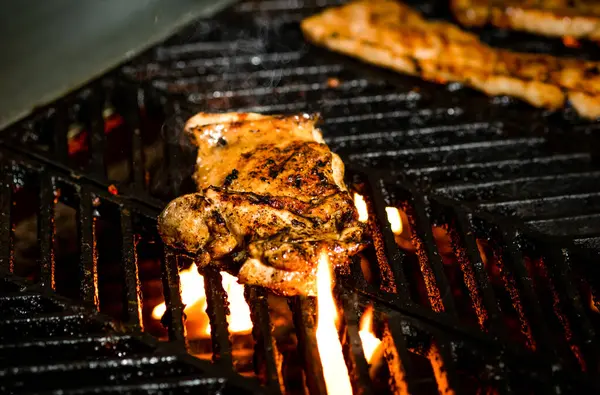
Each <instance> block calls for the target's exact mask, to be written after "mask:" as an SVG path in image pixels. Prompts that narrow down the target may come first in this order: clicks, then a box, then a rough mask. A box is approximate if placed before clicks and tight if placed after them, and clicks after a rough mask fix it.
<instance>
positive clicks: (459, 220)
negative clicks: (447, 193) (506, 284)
mask: <svg viewBox="0 0 600 395" xmlns="http://www.w3.org/2000/svg"><path fill="white" fill-rule="evenodd" d="M454 214H455V219H456V230H455V231H451V232H450V237H451V238H452V239H453V241H454V243H455V244H456V246H464V248H461V247H458V248H457V250H458V253H459V255H460V256H459V258H458V259H459V263H460V265H461V267H462V271H463V273H464V276H465V283H466V285H467V287H469V290H470V292H471V297H472V300H473V305H474V308H475V310H476V313H477V317H478V319H479V325H480V326H481V327H482V329H484V330H485V329H488V330H489V331H491V332H493V333H496V334H497V335H498V336H500V337H501V338H502V339H504V340H506V339H507V337H506V327H505V323H504V322H503V321H502V319H501V316H500V310H499V309H498V303H497V302H496V301H497V298H496V296H495V295H494V290H493V288H492V285H491V284H490V280H489V277H488V275H487V273H486V272H485V267H484V264H483V261H482V259H481V254H480V253H479V250H478V247H477V241H476V239H475V236H474V234H473V228H474V227H473V222H472V215H471V214H470V213H466V212H465V211H464V210H463V209H461V208H456V209H455V210H454ZM488 321H489V322H488Z"/></svg>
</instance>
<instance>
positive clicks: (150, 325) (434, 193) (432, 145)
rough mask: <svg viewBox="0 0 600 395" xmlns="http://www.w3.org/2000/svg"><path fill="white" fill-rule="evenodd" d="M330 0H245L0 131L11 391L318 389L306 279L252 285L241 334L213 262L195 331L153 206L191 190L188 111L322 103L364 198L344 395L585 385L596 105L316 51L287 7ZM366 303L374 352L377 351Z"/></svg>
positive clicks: (520, 44) (590, 360)
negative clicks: (433, 79)
mask: <svg viewBox="0 0 600 395" xmlns="http://www.w3.org/2000/svg"><path fill="white" fill-rule="evenodd" d="M324 3H325V2H311V1H309V2H301V1H297V2H295V1H262V2H255V1H248V2H242V3H240V4H238V5H236V6H234V7H232V8H230V9H229V10H227V11H225V12H224V13H222V14H221V15H219V17H217V18H214V19H211V20H207V21H199V22H197V23H196V24H194V25H193V26H190V27H189V28H188V29H186V30H185V31H183V32H181V33H180V34H178V35H177V36H176V37H174V38H172V39H171V40H169V41H168V42H167V43H166V44H164V45H162V46H160V47H158V48H155V49H153V50H151V51H149V52H148V53H146V54H144V55H143V56H141V57H140V58H139V59H136V60H135V61H133V62H132V63H131V64H128V65H126V66H124V67H123V68H120V69H118V70H115V71H113V72H111V73H109V74H108V75H106V76H104V77H102V78H101V79H99V80H97V81H94V82H92V83H91V84H90V85H88V86H87V87H86V88H84V89H82V90H81V91H79V92H75V93H73V94H72V95H70V96H69V97H66V98H63V99H62V100H60V101H58V102H57V103H54V104H52V105H51V106H49V107H48V108H45V109H41V110H39V111H38V112H36V114H34V115H33V116H32V117H30V118H29V119H27V120H25V121H23V122H21V123H19V124H17V125H14V126H13V127H11V128H9V129H7V130H5V131H3V132H2V134H0V140H1V143H2V144H1V146H0V159H1V161H2V177H3V181H2V184H1V186H2V191H1V195H0V196H1V198H2V199H1V201H0V205H1V206H2V216H0V221H1V223H0V248H1V250H0V265H1V270H2V271H3V273H5V274H6V276H8V277H7V278H9V279H7V280H5V281H4V282H3V283H2V286H1V287H0V292H1V296H0V311H2V312H3V317H2V321H1V322H0V365H1V366H0V375H2V376H3V380H1V381H0V382H1V384H0V388H2V390H3V391H8V392H10V391H12V392H14V393H21V392H44V391H48V392H52V391H54V390H58V389H61V388H64V389H67V386H68V387H69V388H68V391H71V392H69V393H91V392H95V391H96V392H101V393H116V392H119V391H121V392H120V393H123V392H125V393H163V392H166V393H169V392H177V393H179V392H198V391H200V392H202V393H204V392H206V393H230V392H231V393H243V391H262V390H267V391H270V392H272V393H278V392H283V391H286V392H288V393H303V392H302V391H303V390H302V387H303V386H304V385H306V386H307V387H308V389H309V391H310V393H311V394H318V393H323V390H324V388H325V387H324V385H325V384H324V381H323V373H322V371H321V368H320V364H319V363H318V361H319V359H318V358H319V356H318V353H317V351H316V349H315V347H314V344H315V317H314V313H315V301H314V300H312V299H310V298H292V299H291V300H287V301H286V300H282V298H274V297H273V296H272V295H268V293H267V292H266V291H265V290H263V289H258V288H252V287H248V288H247V289H246V291H245V298H246V301H247V302H248V304H249V306H250V309H251V317H252V323H253V330H252V335H240V334H231V330H230V329H229V328H228V324H227V321H226V320H225V316H226V315H227V310H226V309H227V305H228V302H227V294H226V292H225V290H224V289H223V286H222V285H221V274H219V272H218V271H205V272H203V273H202V274H203V275H204V281H205V289H206V299H207V304H208V308H207V313H208V317H209V320H210V325H211V328H212V331H211V335H210V339H202V338H200V339H198V338H192V337H191V336H190V329H189V328H188V329H187V334H188V338H186V326H187V325H186V323H185V314H184V312H183V310H184V305H183V302H182V298H181V296H180V286H179V274H178V269H179V270H181V269H183V268H187V267H189V265H190V259H189V257H184V256H178V255H176V254H174V253H173V252H172V251H169V250H166V249H164V248H163V246H162V244H161V241H160V239H159V237H158V235H157V233H156V229H155V217H156V215H157V214H158V212H159V211H160V209H161V208H162V207H163V206H164V204H165V202H166V201H168V200H169V199H171V198H173V197H174V196H176V195H178V194H181V193H184V192H189V191H191V190H193V184H192V183H191V181H190V178H189V177H190V175H191V172H192V171H193V163H194V161H195V158H194V152H193V151H192V150H191V149H190V147H189V144H187V143H186V142H185V140H184V138H183V136H181V134H180V130H181V125H182V123H183V122H184V121H185V119H187V117H189V116H190V115H191V114H193V113H194V112H196V111H258V112H265V113H276V112H283V113H289V112H299V111H318V112H321V113H322V114H323V118H324V119H323V125H322V129H323V132H324V136H325V139H326V140H327V142H328V144H329V146H330V147H331V148H332V150H334V151H336V152H338V153H339V154H340V155H341V156H342V158H343V159H344V162H345V163H346V165H347V183H348V185H349V186H351V188H352V189H353V191H355V192H357V193H360V194H361V195H362V196H364V198H365V200H366V203H367V207H368V209H369V213H370V216H369V220H368V221H369V222H368V224H369V229H370V231H371V238H372V241H373V243H372V244H373V247H371V248H370V249H369V250H367V251H366V252H365V253H364V254H363V256H361V257H357V259H356V260H355V262H354V264H353V266H352V268H351V273H350V275H347V276H341V277H340V279H339V281H338V286H337V288H336V296H337V297H338V304H339V306H340V307H342V310H343V317H342V320H341V324H342V325H341V330H340V333H341V339H342V344H343V348H344V353H345V357H346V362H347V365H348V367H349V371H350V375H351V377H352V382H353V386H354V388H355V392H356V393H361V394H368V393H375V392H378V391H381V392H384V393H400V392H402V390H403V389H408V392H409V393H436V392H437V391H438V390H439V391H442V392H448V393H450V391H454V392H455V393H511V392H514V393H523V392H531V393H592V392H595V391H598V388H597V387H598V384H597V382H596V381H597V380H595V375H596V373H597V372H598V368H599V366H598V355H599V354H598V341H597V334H596V331H597V330H598V328H600V314H599V313H598V308H600V294H598V293H597V292H598V290H600V288H599V285H600V284H599V281H600V274H599V273H598V269H597V265H596V264H595V262H596V260H597V258H598V255H597V249H598V248H600V245H598V241H599V240H600V239H599V237H600V220H599V218H600V184H598V183H597V182H596V180H597V179H598V176H599V175H600V167H598V164H597V160H596V158H595V156H594V155H593V154H592V153H593V152H594V149H595V148H596V147H597V146H598V145H597V138H596V137H595V136H594V130H595V129H597V127H598V125H597V124H590V123H585V122H583V121H580V120H578V119H576V118H575V116H574V115H573V114H572V113H571V111H570V110H569V109H567V110H566V111H565V112H564V113H560V114H549V113H546V112H544V111H540V110H534V109H532V108H530V107H528V106H526V105H524V104H522V103H519V102H517V101H514V100H511V99H507V98H487V97H484V96H482V95H480V94H478V93H475V92H473V91H471V90H468V89H466V88H462V87H460V86H457V85H455V84H451V85H449V86H447V87H446V86H441V85H434V84H429V83H424V82H421V81H419V80H417V79H415V78H409V77H404V76H400V75H395V74H393V73H389V72H386V71H383V70H379V69H377V68H374V67H369V66H366V65H362V64H360V63H359V62H356V61H353V60H350V59H348V58H345V57H342V56H338V55H335V54H331V53H328V52H326V51H324V50H321V49H318V48H314V47H311V46H309V45H307V44H305V42H304V41H303V39H302V37H301V34H300V31H299V29H298V26H297V21H298V20H299V19H300V18H302V17H304V16H307V15H310V14H311V13H314V12H316V11H318V10H319V9H320V8H321V7H323V6H325V5H326V4H324ZM333 3H335V2H330V3H328V4H327V5H331V4H333ZM420 8H421V9H423V10H424V11H425V12H427V13H428V14H430V15H434V16H440V15H442V16H443V15H448V13H447V10H446V9H445V7H442V6H439V5H434V4H430V3H428V4H424V5H421V6H420ZM481 34H482V36H483V37H484V38H485V39H486V40H487V41H489V42H492V43H494V44H495V45H502V46H512V47H515V48H517V49H520V50H527V51H546V52H551V53H554V54H563V55H564V54H571V55H573V54H577V55H580V56H587V55H586V54H588V53H590V54H591V53H593V51H592V50H591V49H589V48H588V47H589V46H588V44H584V45H583V47H582V48H579V49H577V50H575V49H572V48H566V47H565V46H564V45H563V44H562V43H560V42H554V41H550V40H540V39H538V38H532V37H531V36H525V35H521V34H518V35H517V34H512V33H510V34H508V33H505V32H498V31H494V30H491V29H490V30H485V31H482V32H481ZM596 152H597V151H596ZM390 206H392V207H396V208H398V209H399V210H400V211H399V212H400V215H401V219H402V223H403V230H402V232H401V233H398V234H394V233H393V232H392V229H391V227H390V225H389V223H388V219H387V214H386V207H390ZM9 273H12V274H9ZM14 275H17V276H19V277H25V278H27V279H28V281H29V282H30V283H33V284H36V285H28V286H23V285H22V284H23V283H22V282H21V280H17V279H16V278H15V277H14ZM52 290H54V291H56V293H58V294H60V295H62V296H61V297H58V296H55V295H54V294H53V293H52V292H51V291H52ZM63 297H66V298H69V299H63ZM72 300H75V301H76V302H77V303H82V304H83V305H84V306H85V308H82V307H77V306H76V305H72V303H73V301H72ZM162 301H166V304H167V310H166V311H167V312H166V314H165V315H164V316H163V317H162V320H157V319H153V318H152V316H151V313H152V309H153V308H154V307H155V306H156V305H158V304H159V303H161V302H162ZM371 305H373V306H374V308H375V321H374V322H375V325H374V328H375V333H376V334H377V336H378V337H379V338H380V339H382V340H383V346H382V350H383V351H382V353H383V354H384V356H385V358H380V359H379V361H378V362H376V363H374V364H373V365H372V366H371V367H369V365H368V364H367V361H366V360H365V356H364V353H363V350H362V348H361V341H360V337H359V317H360V316H361V315H362V314H363V313H364V311H365V309H366V308H367V307H368V306H371ZM98 312H99V313H98ZM109 317H110V318H109ZM286 317H287V320H288V321H289V322H288V323H287V324H285V325H283V327H282V325H281V320H282V319H285V318H286ZM188 318H189V317H188ZM111 320H116V321H115V322H117V323H113V321H111ZM161 322H162V324H161ZM282 328H283V329H282ZM284 331H290V332H292V333H293V335H291V336H289V337H286V336H287V335H282V332H284ZM142 332H145V334H142ZM149 335H152V336H154V337H155V338H158V339H160V340H161V342H156V341H155V340H154V339H153V337H152V336H149ZM290 339H291V340H290ZM188 352H189V353H191V354H193V355H196V356H198V357H200V358H201V359H202V358H203V359H211V360H212V362H213V363H212V364H211V363H209V362H207V361H202V360H200V359H196V358H193V357H190V356H189V355H188ZM15 355H16V357H15ZM299 361H301V362H299ZM303 371H304V372H303ZM257 384H261V385H262V387H258V385H257ZM259 388H260V389H259ZM68 391H67V392H68ZM219 391H221V392H219ZM228 391H229V392H228Z"/></svg>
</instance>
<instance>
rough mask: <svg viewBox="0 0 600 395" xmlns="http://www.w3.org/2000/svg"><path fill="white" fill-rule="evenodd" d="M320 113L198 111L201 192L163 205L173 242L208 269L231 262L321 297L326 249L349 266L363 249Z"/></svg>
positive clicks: (193, 124)
mask: <svg viewBox="0 0 600 395" xmlns="http://www.w3.org/2000/svg"><path fill="white" fill-rule="evenodd" d="M317 118H318V117H317V116H314V115H308V114H302V115H295V116H266V115H260V114H252V113H248V114H241V113H227V114H198V115H196V116H194V117H193V118H191V119H190V120H189V121H188V122H187V125H186V127H185V131H186V133H188V134H189V135H191V136H192V139H193V140H194V141H195V144H196V145H197V146H198V159H197V166H196V172H195V181H196V184H197V187H198V190H199V191H200V192H198V193H194V194H190V195H185V196H182V197H179V198H177V199H175V200H174V201H172V202H171V203H170V204H169V205H168V206H167V207H166V208H165V209H164V211H163V212H162V214H161V215H160V217H159V232H160V234H161V236H162V238H163V240H164V242H165V243H166V244H167V245H169V246H171V247H174V248H177V249H181V250H184V251H186V252H188V253H190V254H194V255H195V256H197V257H198V266H199V267H202V266H204V265H208V264H221V265H226V266H227V267H228V268H229V269H230V271H233V272H234V274H236V275H237V276H238V279H239V281H240V283H243V284H251V285H260V286H264V287H268V288H270V289H272V290H273V291H275V292H278V293H280V294H284V295H296V294H302V295H315V293H316V283H315V275H316V268H317V263H318V258H319V255H320V254H321V253H323V252H324V253H327V254H328V256H329V259H330V261H331V262H332V264H333V265H338V266H339V265H341V266H344V265H346V264H347V263H348V261H349V257H350V256H351V255H353V254H356V253H357V252H358V251H360V250H361V249H362V248H363V246H364V244H363V231H364V225H363V224H362V223H360V222H359V221H358V213H357V211H356V208H355V207H354V204H353V201H352V198H351V196H350V194H349V193H348V191H347V189H346V186H345V184H344V180H343V179H344V164H343V162H342V161H341V159H340V158H339V156H337V155H336V154H335V153H333V152H331V151H330V150H329V148H328V147H327V145H326V144H325V142H324V140H323V138H322V136H321V133H320V131H319V129H317V128H316V127H315V123H316V122H317ZM232 268H233V269H232Z"/></svg>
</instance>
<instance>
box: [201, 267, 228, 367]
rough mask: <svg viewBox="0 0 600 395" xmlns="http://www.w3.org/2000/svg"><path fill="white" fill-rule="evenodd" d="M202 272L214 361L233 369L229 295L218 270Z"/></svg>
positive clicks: (208, 269)
mask: <svg viewBox="0 0 600 395" xmlns="http://www.w3.org/2000/svg"><path fill="white" fill-rule="evenodd" d="M202 272H203V275H204V281H205V285H204V289H205V292H206V303H207V314H208V317H209V319H210V327H211V331H210V337H211V339H212V346H213V359H214V361H215V362H217V363H219V364H220V365H222V366H223V367H225V368H227V369H231V368H232V366H233V360H232V355H231V353H232V350H231V340H230V339H229V325H228V323H227V315H229V306H228V302H227V301H226V300H227V293H226V292H225V289H223V284H222V278H221V274H220V273H219V272H218V271H217V270H215V269H212V268H207V269H204V270H203V271H202Z"/></svg>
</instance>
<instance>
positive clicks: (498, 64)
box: [302, 0, 600, 118]
mask: <svg viewBox="0 0 600 395" xmlns="http://www.w3.org/2000/svg"><path fill="white" fill-rule="evenodd" d="M348 21H352V23H348ZM302 30H303V32H304V34H305V36H306V37H307V38H308V39H309V40H310V41H312V42H314V43H316V44H318V45H322V46H325V47H327V48H329V49H332V50H334V51H338V52H341V53H345V54H348V55H352V56H354V57H357V58H359V59H362V60H364V61H367V62H370V63H373V64H376V65H379V66H384V67H387V68H390V69H393V70H395V71H399V72H402V73H405V74H409V75H415V76H420V77H421V78H423V79H425V80H429V81H434V82H446V81H448V82H452V81H453V82H460V83H463V84H465V85H468V86H470V87H473V88H476V89H479V90H481V91H483V92H485V93H487V94H489V95H511V96H515V97H518V98H520V99H522V100H525V101H527V102H529V103H531V104H532V105H534V106H537V107H544V108H548V109H559V108H561V107H562V106H564V104H565V101H566V100H567V99H569V101H570V102H571V104H572V105H573V107H574V108H575V109H576V110H577V112H578V113H579V114H580V115H582V116H583V117H586V118H596V117H599V116H600V99H599V94H600V68H599V66H600V65H599V63H598V62H589V61H583V60H577V59H567V58H565V59H562V58H557V57H553V56H548V55H539V54H524V53H516V52H511V51H508V50H503V49H496V48H492V47H489V46H487V45H486V44H484V43H482V42H481V41H480V40H479V38H478V37H477V36H475V35H473V34H471V33H468V32H465V31H462V30H461V29H460V28H458V27H456V26H454V25H452V24H449V23H445V22H432V21H427V20H425V19H424V18H423V17H422V16H421V15H420V14H419V13H418V12H416V11H414V10H413V9H411V8H410V7H408V6H406V5H405V4H403V3H401V2H398V1H392V0H358V1H354V2H351V3H349V4H346V5H344V6H340V7H335V8H330V9H327V10H325V11H323V12H322V13H320V14H317V15H314V16H311V17H309V18H307V19H305V20H304V21H302Z"/></svg>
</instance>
